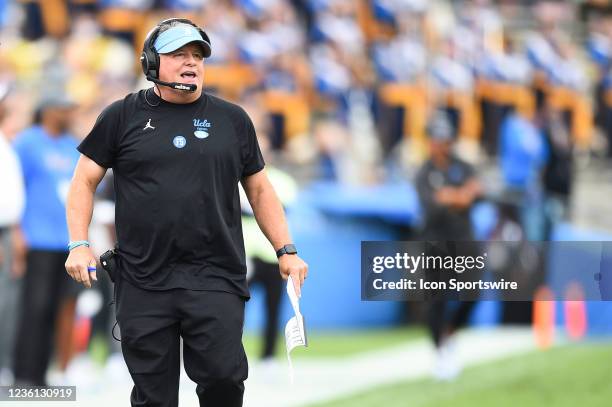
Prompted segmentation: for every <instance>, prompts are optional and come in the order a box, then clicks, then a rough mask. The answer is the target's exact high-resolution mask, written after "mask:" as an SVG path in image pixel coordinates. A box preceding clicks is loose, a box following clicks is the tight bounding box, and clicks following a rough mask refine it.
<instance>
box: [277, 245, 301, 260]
mask: <svg viewBox="0 0 612 407" xmlns="http://www.w3.org/2000/svg"><path fill="white" fill-rule="evenodd" d="M283 254H297V250H296V248H295V245H292V244H286V245H284V246H283V247H281V248H280V249H278V250H277V251H276V257H280V256H282V255H283Z"/></svg>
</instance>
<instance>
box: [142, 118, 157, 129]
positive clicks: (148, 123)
mask: <svg viewBox="0 0 612 407" xmlns="http://www.w3.org/2000/svg"><path fill="white" fill-rule="evenodd" d="M147 129H151V130H155V127H153V126H151V119H149V121H148V122H147V125H146V126H144V129H143V130H147Z"/></svg>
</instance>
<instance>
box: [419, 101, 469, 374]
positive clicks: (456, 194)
mask: <svg viewBox="0 0 612 407" xmlns="http://www.w3.org/2000/svg"><path fill="white" fill-rule="evenodd" d="M453 132H454V131H453V127H452V125H451V123H450V120H449V119H448V116H447V114H446V112H444V111H437V112H436V113H435V114H434V115H433V117H432V119H431V121H430V123H429V124H428V129H427V134H428V136H429V147H430V150H429V153H430V158H429V160H428V161H427V162H426V163H425V164H424V165H423V166H422V167H421V169H420V170H419V173H418V175H417V179H416V186H417V190H418V193H419V198H420V200H421V207H422V208H423V209H424V213H425V219H424V225H423V226H424V231H423V240H429V241H437V242H449V245H454V242H457V241H464V242H467V241H472V240H473V239H474V237H473V233H472V226H471V223H470V209H471V207H472V205H473V204H474V202H475V200H476V199H477V198H478V197H479V195H480V191H481V186H480V183H479V182H478V180H477V179H476V173H475V170H474V169H473V168H472V167H471V166H470V165H469V164H467V163H465V162H463V161H461V160H459V159H458V158H456V157H455V156H454V155H453V153H452V145H453V136H454V134H453ZM462 254H467V253H462ZM469 254H470V255H471V254H472V253H469ZM434 273H435V275H434V278H444V277H443V274H444V273H443V272H442V271H441V270H435V271H434ZM474 304H475V303H474V301H462V302H460V303H459V304H453V303H451V302H450V301H449V298H446V297H445V296H444V295H442V298H439V297H438V298H434V299H432V300H431V301H430V304H429V316H428V326H429V330H430V333H431V336H432V339H433V342H434V345H435V347H436V351H437V361H436V365H435V367H434V376H435V377H436V378H437V379H439V380H450V379H453V378H454V377H455V376H456V375H457V374H458V373H459V369H460V368H459V366H458V364H457V362H456V360H455V355H454V350H453V341H452V335H453V334H454V333H455V332H456V331H457V330H458V329H459V328H461V327H462V326H464V325H465V324H466V323H467V321H468V317H469V315H470V312H471V310H472V309H473V307H474Z"/></svg>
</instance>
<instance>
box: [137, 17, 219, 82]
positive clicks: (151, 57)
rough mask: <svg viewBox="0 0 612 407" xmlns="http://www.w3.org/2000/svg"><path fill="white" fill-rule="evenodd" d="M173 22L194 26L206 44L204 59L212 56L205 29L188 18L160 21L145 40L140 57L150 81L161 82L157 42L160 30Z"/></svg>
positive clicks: (143, 69) (143, 70)
mask: <svg viewBox="0 0 612 407" xmlns="http://www.w3.org/2000/svg"><path fill="white" fill-rule="evenodd" d="M173 22H178V23H184V24H189V25H192V26H194V27H195V28H196V29H197V30H198V32H199V33H200V35H201V36H202V39H203V40H204V42H205V43H206V45H205V46H204V58H208V57H209V56H210V54H211V46H210V38H208V35H207V34H206V33H205V32H204V30H203V29H201V28H200V27H198V26H197V25H196V24H195V23H194V22H193V21H191V20H188V19H186V18H168V19H166V20H163V21H160V22H159V23H158V24H157V25H156V26H155V27H154V28H153V29H152V30H151V31H149V33H148V34H147V37H146V38H145V41H144V45H143V47H142V54H141V55H140V65H141V66H142V72H144V74H145V76H146V77H147V79H148V80H151V81H153V82H155V80H157V81H159V53H158V52H157V50H156V49H155V40H156V39H157V37H158V36H159V30H160V29H161V27H162V26H164V25H166V24H170V23H173Z"/></svg>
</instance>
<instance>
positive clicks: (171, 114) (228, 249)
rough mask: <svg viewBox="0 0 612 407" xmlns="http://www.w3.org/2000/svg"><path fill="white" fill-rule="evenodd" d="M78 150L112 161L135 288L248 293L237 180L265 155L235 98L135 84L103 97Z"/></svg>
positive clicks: (121, 240)
mask: <svg viewBox="0 0 612 407" xmlns="http://www.w3.org/2000/svg"><path fill="white" fill-rule="evenodd" d="M145 96H146V99H145ZM147 102H148V103H147ZM151 105H155V106H151ZM78 150H79V151H80V152H81V153H82V154H84V155H86V156H88V157H89V158H91V159H92V160H94V161H95V162H96V163H98V164H99V165H101V166H103V167H105V168H112V169H113V174H114V183H115V192H116V197H117V202H116V208H115V224H116V228H117V241H118V253H119V265H120V266H119V267H120V269H121V270H120V271H121V274H122V276H124V277H125V278H126V279H128V280H129V281H130V282H132V283H133V284H135V285H137V286H138V287H141V288H144V289H151V290H167V289H172V288H187V289H194V290H215V291H228V292H232V293H236V294H238V295H241V296H244V297H248V296H249V292H248V288H247V285H246V278H245V276H246V265H245V254H244V242H243V237H242V225H241V220H240V201H239V195H238V182H239V181H240V180H241V179H242V178H243V177H246V176H249V175H252V174H254V173H256V172H258V171H260V170H262V169H263V167H264V161H263V158H262V156H261V152H260V150H259V145H258V143H257V137H256V135H255V129H254V127H253V123H252V122H251V120H250V118H249V117H248V115H247V114H246V112H245V111H244V110H243V109H242V108H240V107H239V106H237V105H235V104H232V103H229V102H227V101H224V100H222V99H220V98H218V97H215V96H212V95H208V94H205V93H204V92H203V93H202V96H201V97H200V98H199V99H198V100H197V101H195V102H193V103H189V104H173V103H168V102H165V101H163V100H161V99H160V98H159V97H158V96H157V95H155V93H154V92H153V90H152V89H147V90H141V91H140V92H138V93H132V94H129V95H128V96H126V97H125V98H124V99H122V100H119V101H116V102H114V103H113V104H111V105H110V106H108V107H107V108H106V109H105V110H104V111H103V112H102V114H101V115H100V117H99V118H98V120H97V122H96V124H95V125H94V127H93V129H92V130H91V132H90V133H89V135H88V136H87V137H86V138H85V139H84V140H83V142H82V143H81V144H80V145H79V147H78Z"/></svg>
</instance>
